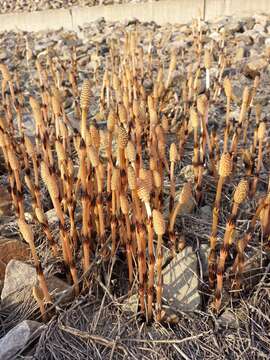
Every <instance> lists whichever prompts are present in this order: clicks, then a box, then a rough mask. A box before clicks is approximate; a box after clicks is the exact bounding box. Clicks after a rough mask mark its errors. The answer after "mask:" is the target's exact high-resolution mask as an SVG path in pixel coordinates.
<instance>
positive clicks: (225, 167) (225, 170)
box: [208, 153, 232, 288]
mask: <svg viewBox="0 0 270 360" xmlns="http://www.w3.org/2000/svg"><path fill="white" fill-rule="evenodd" d="M231 171H232V159H231V155H230V154H229V153H223V154H222V156H221V159H220V164H219V179H218V184H217V191H216V198H215V205H214V208H213V222H212V231H211V236H210V254H209V258H208V269H209V270H208V271H209V285H210V287H211V288H213V287H214V282H215V265H216V254H215V249H216V242H217V231H218V219H219V212H220V202H221V195H222V187H223V184H224V182H225V179H226V178H227V177H228V176H229V175H230V174H231Z"/></svg>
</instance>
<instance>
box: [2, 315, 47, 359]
mask: <svg viewBox="0 0 270 360" xmlns="http://www.w3.org/2000/svg"><path fill="white" fill-rule="evenodd" d="M40 326H41V324H40V323H38V322H37V321H31V320H24V321H23V322H21V323H20V324H18V325H17V326H15V327H14V328H13V329H12V330H10V331H9V332H8V333H7V334H6V335H5V336H4V337H2V339H0V360H11V359H16V353H17V352H18V351H20V350H21V349H22V348H23V347H24V346H25V345H26V343H27V341H28V340H29V339H30V337H31V335H32V334H33V333H34V332H35V331H36V330H37V329H38V328H39V327H40Z"/></svg>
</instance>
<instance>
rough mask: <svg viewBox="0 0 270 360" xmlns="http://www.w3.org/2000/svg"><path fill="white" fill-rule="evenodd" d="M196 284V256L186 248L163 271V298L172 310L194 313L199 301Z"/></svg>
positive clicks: (190, 249) (197, 282) (189, 248)
mask: <svg viewBox="0 0 270 360" xmlns="http://www.w3.org/2000/svg"><path fill="white" fill-rule="evenodd" d="M198 284H199V281H198V275H197V256H196V254H195V253H194V252H193V250H192V248H191V247H186V248H185V249H184V250H183V251H182V252H180V253H179V254H177V255H176V256H175V258H174V259H173V260H172V261H171V262H170V264H169V265H168V266H166V268H165V269H164V270H163V297H164V298H165V299H166V301H167V302H168V304H169V305H170V306H172V307H173V308H177V309H179V310H182V311H194V310H196V309H197V308H198V306H199V305H200V301H201V299H200V294H199V292H198Z"/></svg>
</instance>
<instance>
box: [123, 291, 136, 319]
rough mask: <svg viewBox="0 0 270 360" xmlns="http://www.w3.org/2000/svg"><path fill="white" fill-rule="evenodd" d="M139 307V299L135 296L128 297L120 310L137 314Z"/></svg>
mask: <svg viewBox="0 0 270 360" xmlns="http://www.w3.org/2000/svg"><path fill="white" fill-rule="evenodd" d="M138 306H139V297H138V295H137V294H134V295H131V296H129V297H128V298H127V299H126V300H125V301H124V302H123V305H122V310H123V311H126V312H132V313H134V314H137V311H138Z"/></svg>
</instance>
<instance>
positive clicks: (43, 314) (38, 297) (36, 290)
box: [32, 286, 47, 322]
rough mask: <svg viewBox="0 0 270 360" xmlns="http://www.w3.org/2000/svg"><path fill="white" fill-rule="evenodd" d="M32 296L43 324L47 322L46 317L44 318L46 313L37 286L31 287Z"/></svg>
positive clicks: (40, 292)
mask: <svg viewBox="0 0 270 360" xmlns="http://www.w3.org/2000/svg"><path fill="white" fill-rule="evenodd" d="M32 294H33V297H34V299H35V300H36V302H37V304H38V306H39V310H40V314H41V318H42V321H44V322H45V321H46V320H47V316H46V311H45V304H44V294H43V291H42V289H41V288H40V287H39V286H33V288H32Z"/></svg>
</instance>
